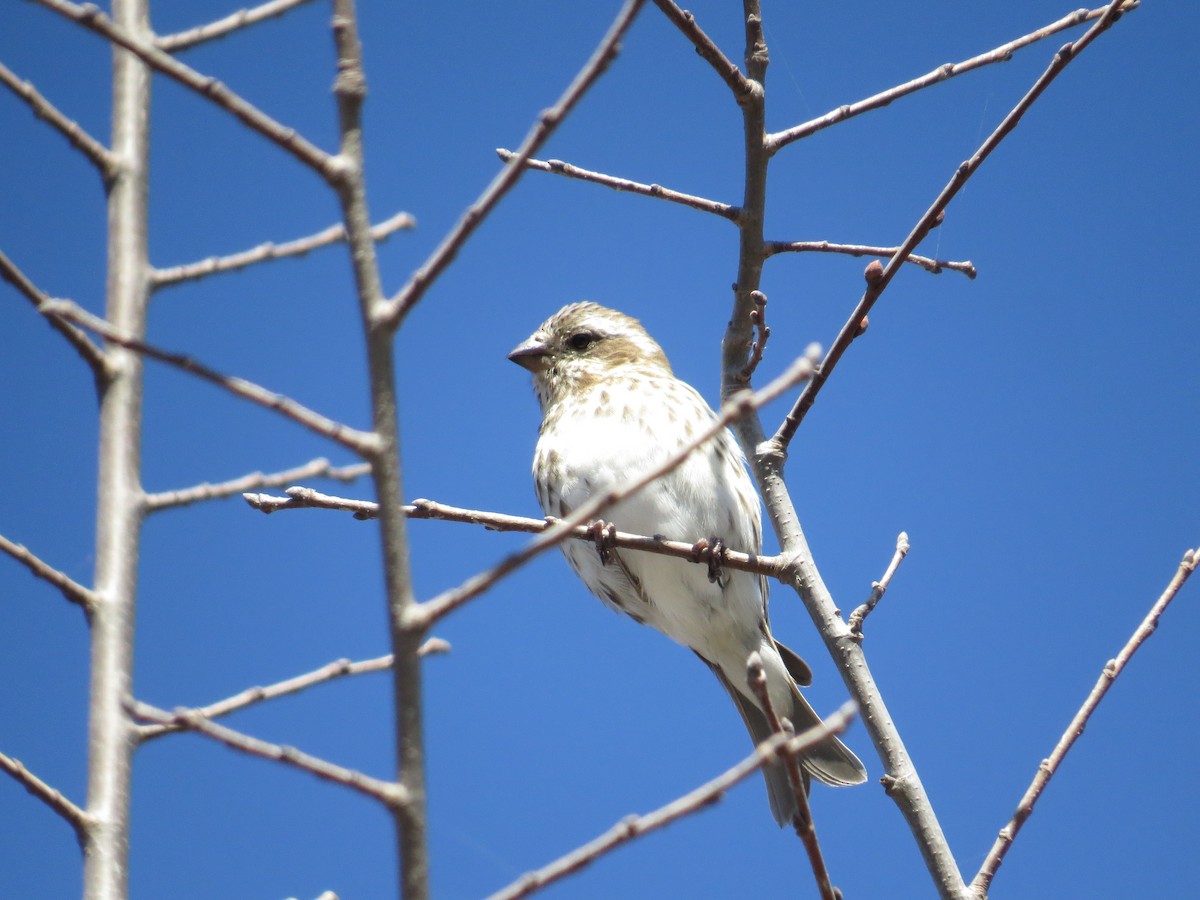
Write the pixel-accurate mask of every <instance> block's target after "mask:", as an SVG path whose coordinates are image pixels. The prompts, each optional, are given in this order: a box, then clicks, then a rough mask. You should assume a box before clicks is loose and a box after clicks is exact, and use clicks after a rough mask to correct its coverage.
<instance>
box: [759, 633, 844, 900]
mask: <svg viewBox="0 0 1200 900" xmlns="http://www.w3.org/2000/svg"><path fill="white" fill-rule="evenodd" d="M746 681H747V682H748V683H749V685H750V690H752V691H754V696H756V697H757V698H758V702H759V704H760V706H761V707H762V711H763V715H765V716H766V717H767V723H768V724H769V725H770V726H771V730H772V731H773V732H775V733H776V734H789V735H790V734H794V733H795V732H794V731H793V729H792V728H791V727H790V726H791V724H792V723H791V722H788V723H787V724H786V725H785V724H784V722H783V721H781V720H780V718H779V715H778V714H777V713H776V712H775V707H774V705H772V703H771V694H770V692H769V691H768V690H767V670H766V669H765V668H764V667H763V662H762V657H761V656H759V654H758V652H757V651H755V652H754V653H751V654H750V659H749V661H748V662H747V665H746ZM783 765H784V768H785V769H786V770H787V776H788V783H789V784H790V785H791V787H792V794H793V796H794V797H795V798H796V817H795V819H793V820H792V826H793V827H794V828H795V829H796V835H797V836H798V837H799V838H800V840H801V841H802V842H803V843H804V850H805V852H806V853H807V854H808V862H809V865H811V866H812V870H813V878H815V879H816V881H817V890H818V891H820V892H821V900H841V893H840V892H836V891H835V890H834V887H833V884H832V882H830V880H829V869H828V868H827V867H826V865H825V857H824V855H823V854H822V853H821V845H820V843H819V842H818V841H817V827H816V824H815V823H814V822H813V817H812V809H811V808H810V807H809V805H808V785H806V784H805V783H804V776H803V775H801V774H800V763H799V761H798V760H797V759H796V757H795V756H785V757H784V758H783Z"/></svg>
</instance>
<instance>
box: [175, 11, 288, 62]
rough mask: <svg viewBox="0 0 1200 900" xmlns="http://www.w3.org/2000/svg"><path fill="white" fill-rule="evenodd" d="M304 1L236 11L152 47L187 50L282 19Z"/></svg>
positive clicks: (177, 34) (176, 50)
mask: <svg viewBox="0 0 1200 900" xmlns="http://www.w3.org/2000/svg"><path fill="white" fill-rule="evenodd" d="M308 2H310V0H269V2H267V3H264V4H262V5H261V6H255V7H252V8H250V9H239V10H238V11H237V12H235V13H233V14H232V15H228V16H226V17H225V18H223V19H217V20H216V21H215V22H209V23H208V24H207V25H198V26H196V27H195V28H189V29H188V30H187V31H179V32H176V33H175V34H168V35H164V36H163V37H159V38H156V39H155V41H154V45H155V46H156V47H158V49H159V50H165V51H166V52H167V53H177V52H178V51H180V50H190V49H191V48H192V47H195V46H197V45H198V44H203V43H205V42H207V41H214V40H216V39H217V38H223V37H225V36H226V35H229V34H232V33H233V32H235V31H238V30H240V29H242V28H248V27H249V26H251V25H254V24H257V23H258V22H262V21H265V20H266V19H272V18H275V17H276V16H282V15H283V14H284V13H286V12H288V11H289V10H292V9H295V8H296V7H297V6H301V5H303V4H305V3H308Z"/></svg>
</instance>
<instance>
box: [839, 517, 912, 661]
mask: <svg viewBox="0 0 1200 900" xmlns="http://www.w3.org/2000/svg"><path fill="white" fill-rule="evenodd" d="M908 546H909V545H908V534H907V532H904V531H902V532H900V535H899V537H897V538H896V552H895V553H893V554H892V561H891V562H890V563H888V567H887V569H886V570H885V571H884V573H883V577H882V578H880V579H879V580H878V581H875V582H872V583H871V596H869V597H868V598H867V600H866V602H865V603H863V604H862V606H859V607H858V608H857V609H855V610H854V612H852V613H850V619H849V621H848V622H847V623H846V624H847V625H849V626H850V633H851V634H857V635H859V637H860V639H861V636H862V626H863V622H865V621H866V619H867V616H869V615H870V614H871V611H872V610H873V609H875V606H876V605H877V604H878V603H879V601H880V600H882V599H883V595H884V594H885V593H886V592H887V589H888V585H890V584H891V583H892V576H893V575H895V574H896V570H897V569H899V568H900V563H902V562H904V557H906V556H907V555H908Z"/></svg>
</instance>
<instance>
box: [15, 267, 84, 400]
mask: <svg viewBox="0 0 1200 900" xmlns="http://www.w3.org/2000/svg"><path fill="white" fill-rule="evenodd" d="M0 278H3V279H4V280H5V281H7V282H8V283H9V284H11V285H12V286H13V287H15V288H16V289H17V290H18V291H19V292H20V293H21V295H22V296H24V297H25V298H26V299H27V300H29V302H30V303H32V304H33V305H34V306H36V307H38V308H39V309H40V308H41V307H42V306H44V305H45V304H46V303H49V302H50V296H49V295H48V294H44V293H42V291H40V290H39V289H38V287H37V285H35V284H34V283H33V282H32V281H30V280H29V279H28V278H26V277H25V273H24V272H22V271H21V270H20V269H18V268H17V267H16V266H15V265H14V264H13V262H12V260H10V259H9V258H8V257H7V256H5V255H4V254H3V253H0ZM50 327H51V328H53V329H54V330H55V331H57V332H58V333H59V334H61V335H62V336H63V337H64V338H66V339H67V343H69V344H70V345H71V346H72V347H74V348H75V352H76V353H78V354H79V356H80V357H81V358H82V359H83V361H84V362H85V363H87V364H88V368H90V369H91V370H92V376H93V377H94V378H95V379H96V386H97V388H99V386H100V385H101V384H103V383H104V381H105V380H107V378H108V361H107V360H106V359H105V356H104V351H103V350H101V349H100V348H99V347H98V346H96V344H95V343H93V341H92V339H91V338H90V337H88V336H87V335H86V334H85V333H84V332H82V331H80V330H79V329H78V328H76V327H75V326H74V325H72V324H71V323H70V322H64V321H63V320H62V319H54V318H51V319H50Z"/></svg>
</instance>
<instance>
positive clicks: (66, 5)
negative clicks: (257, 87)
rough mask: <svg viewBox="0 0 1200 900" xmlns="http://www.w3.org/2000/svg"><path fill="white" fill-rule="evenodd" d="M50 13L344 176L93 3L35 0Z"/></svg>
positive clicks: (323, 170) (322, 169)
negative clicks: (104, 41) (63, 17)
mask: <svg viewBox="0 0 1200 900" xmlns="http://www.w3.org/2000/svg"><path fill="white" fill-rule="evenodd" d="M35 2H37V3H40V4H41V5H42V6H44V7H46V8H47V9H50V10H53V11H54V12H56V13H59V14H60V15H63V16H65V17H66V18H68V19H70V20H72V21H74V22H78V23H79V24H80V25H83V26H84V27H85V28H88V29H90V30H91V31H94V32H96V33H97V34H99V35H102V36H104V37H105V38H107V39H108V40H110V41H112V42H113V43H114V44H118V45H119V46H121V47H124V48H125V49H126V50H128V51H129V52H130V53H133V54H134V55H136V56H137V57H139V58H140V59H141V60H142V61H143V62H145V63H146V64H147V65H148V66H150V67H151V68H153V69H155V70H156V71H158V72H162V73H163V74H164V75H166V76H168V77H169V78H173V79H174V80H175V81H178V82H179V83H180V84H182V85H183V86H184V87H186V88H190V89H191V90H193V91H195V92H196V93H197V94H200V95H201V96H203V97H207V98H208V99H209V100H211V101H212V102H213V103H214V104H216V105H217V106H219V107H220V108H221V109H224V110H225V111H227V112H229V113H230V114H232V115H233V116H235V117H236V118H237V119H238V120H239V121H241V122H242V123H244V124H245V125H247V126H248V127H249V128H251V129H252V130H253V131H257V132H258V133H259V134H261V135H262V136H263V137H265V138H267V139H268V140H269V141H272V142H274V143H275V144H277V145H278V146H279V147H281V148H282V149H284V150H286V151H287V152H288V153H290V154H291V155H292V156H294V157H295V158H296V159H298V160H299V161H300V162H302V163H304V165H306V166H308V167H309V168H311V169H313V170H315V171H316V172H317V173H319V174H320V175H321V177H323V178H324V179H325V180H326V181H330V182H332V181H335V180H336V179H337V178H339V177H340V175H341V165H340V162H339V161H338V160H337V158H336V157H334V156H331V155H330V154H328V153H326V152H325V151H324V150H322V149H321V148H320V147H317V146H316V145H314V144H311V143H309V142H308V141H307V140H305V139H304V138H303V137H301V136H300V135H299V134H297V133H296V129H294V128H288V127H287V126H286V125H282V124H280V123H279V122H276V121H275V120H274V119H272V118H271V117H270V116H268V115H267V114H266V113H264V112H262V111H261V110H259V109H258V108H257V107H256V106H254V105H253V104H251V103H249V102H248V101H247V100H245V99H244V98H243V97H241V96H240V95H238V94H236V93H234V92H233V91H231V90H230V89H229V88H228V87H226V86H225V85H224V84H222V83H221V82H220V81H218V80H217V79H216V78H213V77H212V76H210V75H201V74H200V73H199V72H197V71H196V70H195V69H193V68H191V67H190V66H187V65H184V64H183V63H181V62H180V61H179V60H177V59H175V57H173V56H171V55H170V54H169V53H167V52H165V51H163V50H160V49H159V48H158V47H156V46H154V45H153V44H152V43H150V42H148V41H143V40H141V39H139V38H137V37H135V36H134V35H133V34H131V33H130V32H128V31H126V30H125V29H124V28H121V27H120V26H118V25H116V24H115V23H114V22H113V21H112V19H110V18H109V17H108V16H106V15H105V14H104V13H103V12H101V11H100V10H99V9H98V8H97V7H95V6H94V5H92V4H90V3H85V4H83V5H80V4H77V3H71V2H70V0H35Z"/></svg>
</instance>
